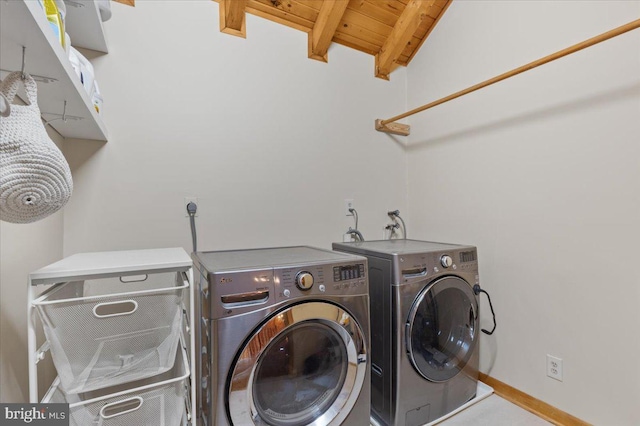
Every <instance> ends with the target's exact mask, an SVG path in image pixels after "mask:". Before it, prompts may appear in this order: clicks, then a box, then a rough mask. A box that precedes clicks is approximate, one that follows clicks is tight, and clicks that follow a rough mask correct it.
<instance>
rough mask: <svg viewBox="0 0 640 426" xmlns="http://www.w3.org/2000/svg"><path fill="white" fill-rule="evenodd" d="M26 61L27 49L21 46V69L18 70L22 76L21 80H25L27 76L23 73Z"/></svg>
mask: <svg viewBox="0 0 640 426" xmlns="http://www.w3.org/2000/svg"><path fill="white" fill-rule="evenodd" d="M26 61H27V47H26V46H22V68H21V69H20V73H21V75H22V79H23V80H25V79H26V78H27V76H26V75H25V73H24V64H25V62H26Z"/></svg>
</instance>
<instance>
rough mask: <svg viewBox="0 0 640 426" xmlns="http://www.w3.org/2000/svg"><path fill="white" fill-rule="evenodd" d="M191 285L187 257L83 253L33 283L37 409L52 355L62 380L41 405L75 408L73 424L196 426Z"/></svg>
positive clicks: (32, 384)
mask: <svg viewBox="0 0 640 426" xmlns="http://www.w3.org/2000/svg"><path fill="white" fill-rule="evenodd" d="M192 283H193V271H192V261H191V258H190V257H189V255H188V254H187V253H186V252H185V251H184V250H183V249H182V248H169V249H149V250H131V251H113V252H96V253H81V254H76V255H73V256H70V257H67V258H65V259H63V260H61V261H59V262H56V263H53V264H51V265H49V266H46V267H44V268H42V269H39V270H37V271H35V272H32V273H31V274H29V303H28V324H29V325H28V346H29V399H30V402H32V403H36V402H41V401H39V400H38V399H39V398H38V362H40V361H41V360H42V359H44V357H45V356H46V353H47V352H48V351H49V352H50V353H51V355H52V358H53V361H54V365H55V366H56V370H57V372H58V377H57V378H56V379H55V381H54V383H53V384H52V385H51V387H50V389H49V390H48V392H47V393H46V394H45V396H44V398H43V399H42V402H64V403H69V404H70V405H69V406H70V417H71V424H73V425H78V426H84V425H85V424H93V423H95V422H98V423H99V424H101V425H104V426H118V425H132V424H135V425H140V426H144V425H149V426H156V425H163V426H178V425H191V426H194V425H195V417H196V416H192V413H195V412H196V411H195V408H196V407H195V404H196V398H195V386H196V383H195V377H196V375H195V363H194V359H195V333H194V332H192V330H191V328H190V326H189V321H190V319H192V318H194V315H193V311H194V307H193V303H191V301H193V300H195V299H194V286H193V285H192ZM49 284H54V285H53V286H52V287H51V288H49V289H47V290H46V291H44V292H43V293H42V294H40V295H37V292H36V288H37V286H38V285H49ZM185 293H188V301H189V303H188V305H185V302H186V299H187V297H185V296H186V295H185ZM185 306H189V307H188V308H186V307H185ZM36 311H37V313H36ZM38 318H39V319H41V320H42V325H43V329H44V332H45V337H46V341H45V342H44V344H42V345H41V346H40V347H38V342H37V339H36V324H37V323H36V321H37V319H38Z"/></svg>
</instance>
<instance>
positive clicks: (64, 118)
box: [44, 100, 82, 126]
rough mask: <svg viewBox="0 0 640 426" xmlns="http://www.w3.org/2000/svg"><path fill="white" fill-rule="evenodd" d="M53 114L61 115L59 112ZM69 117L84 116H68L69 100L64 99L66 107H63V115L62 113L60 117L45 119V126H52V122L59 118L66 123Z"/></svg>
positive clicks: (77, 118)
mask: <svg viewBox="0 0 640 426" xmlns="http://www.w3.org/2000/svg"><path fill="white" fill-rule="evenodd" d="M45 114H50V113H45ZM51 115H59V114H51ZM68 119H71V120H82V117H74V116H67V101H66V100H65V101H64V107H63V109H62V115H60V116H59V117H58V118H52V119H51V120H49V121H45V122H44V125H45V126H50V125H51V123H52V122H54V121H58V120H62V122H63V123H66V122H67V120H68Z"/></svg>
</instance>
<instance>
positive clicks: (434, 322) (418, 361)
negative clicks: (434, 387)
mask: <svg viewBox="0 0 640 426" xmlns="http://www.w3.org/2000/svg"><path fill="white" fill-rule="evenodd" d="M477 312H478V304H477V301H476V298H475V295H474V293H473V290H472V289H471V286H470V285H469V284H468V283H467V282H466V281H464V280H463V279H461V278H457V277H444V278H441V279H439V280H437V281H435V282H433V283H432V284H430V285H427V286H426V287H425V288H424V289H423V290H422V292H420V294H419V295H418V297H417V298H416V299H415V301H414V303H413V306H412V308H411V311H410V312H409V317H408V319H407V330H406V341H407V354H408V356H409V359H410V360H411V364H413V367H414V368H415V369H416V371H417V372H418V373H419V374H420V375H422V376H423V377H424V378H425V379H428V380H431V381H434V382H444V381H447V380H449V379H451V378H453V377H454V376H456V375H457V374H458V373H459V372H460V371H462V369H463V368H464V366H465V365H466V364H467V362H468V361H469V358H471V355H472V353H473V349H474V348H475V345H476V340H477V336H476V332H477V329H478V316H477Z"/></svg>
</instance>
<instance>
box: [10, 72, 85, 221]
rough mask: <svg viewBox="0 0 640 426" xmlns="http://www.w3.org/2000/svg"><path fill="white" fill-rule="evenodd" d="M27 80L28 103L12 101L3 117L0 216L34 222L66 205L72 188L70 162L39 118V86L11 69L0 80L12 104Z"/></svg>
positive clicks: (11, 219)
mask: <svg viewBox="0 0 640 426" xmlns="http://www.w3.org/2000/svg"><path fill="white" fill-rule="evenodd" d="M21 82H23V83H24V87H25V91H26V94H27V102H28V103H29V104H28V105H15V104H13V105H11V113H10V114H9V116H8V117H0V220H3V221H5V222H12V223H31V222H35V221H37V220H40V219H43V218H45V217H47V216H49V215H50V214H52V213H54V212H56V211H57V210H59V209H60V208H62V206H64V205H65V204H66V203H67V201H68V200H69V198H70V197H71V192H72V191H73V181H72V179H71V171H70V170H69V164H68V163H67V161H66V160H65V158H64V156H63V155H62V152H60V150H59V149H58V147H57V146H56V144H55V143H53V141H52V140H51V139H50V138H49V136H48V135H47V132H46V130H45V128H44V125H43V124H42V120H41V119H40V109H39V108H38V103H37V85H36V82H35V81H34V80H33V78H32V77H31V76H30V75H28V74H26V75H25V79H24V80H23V79H22V73H20V72H13V73H11V74H9V75H8V76H7V78H6V79H5V80H4V81H3V82H2V83H0V93H2V95H4V97H5V98H6V99H7V101H8V102H9V103H11V102H13V99H14V98H15V96H16V93H17V92H18V88H19V87H20V83H21Z"/></svg>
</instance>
